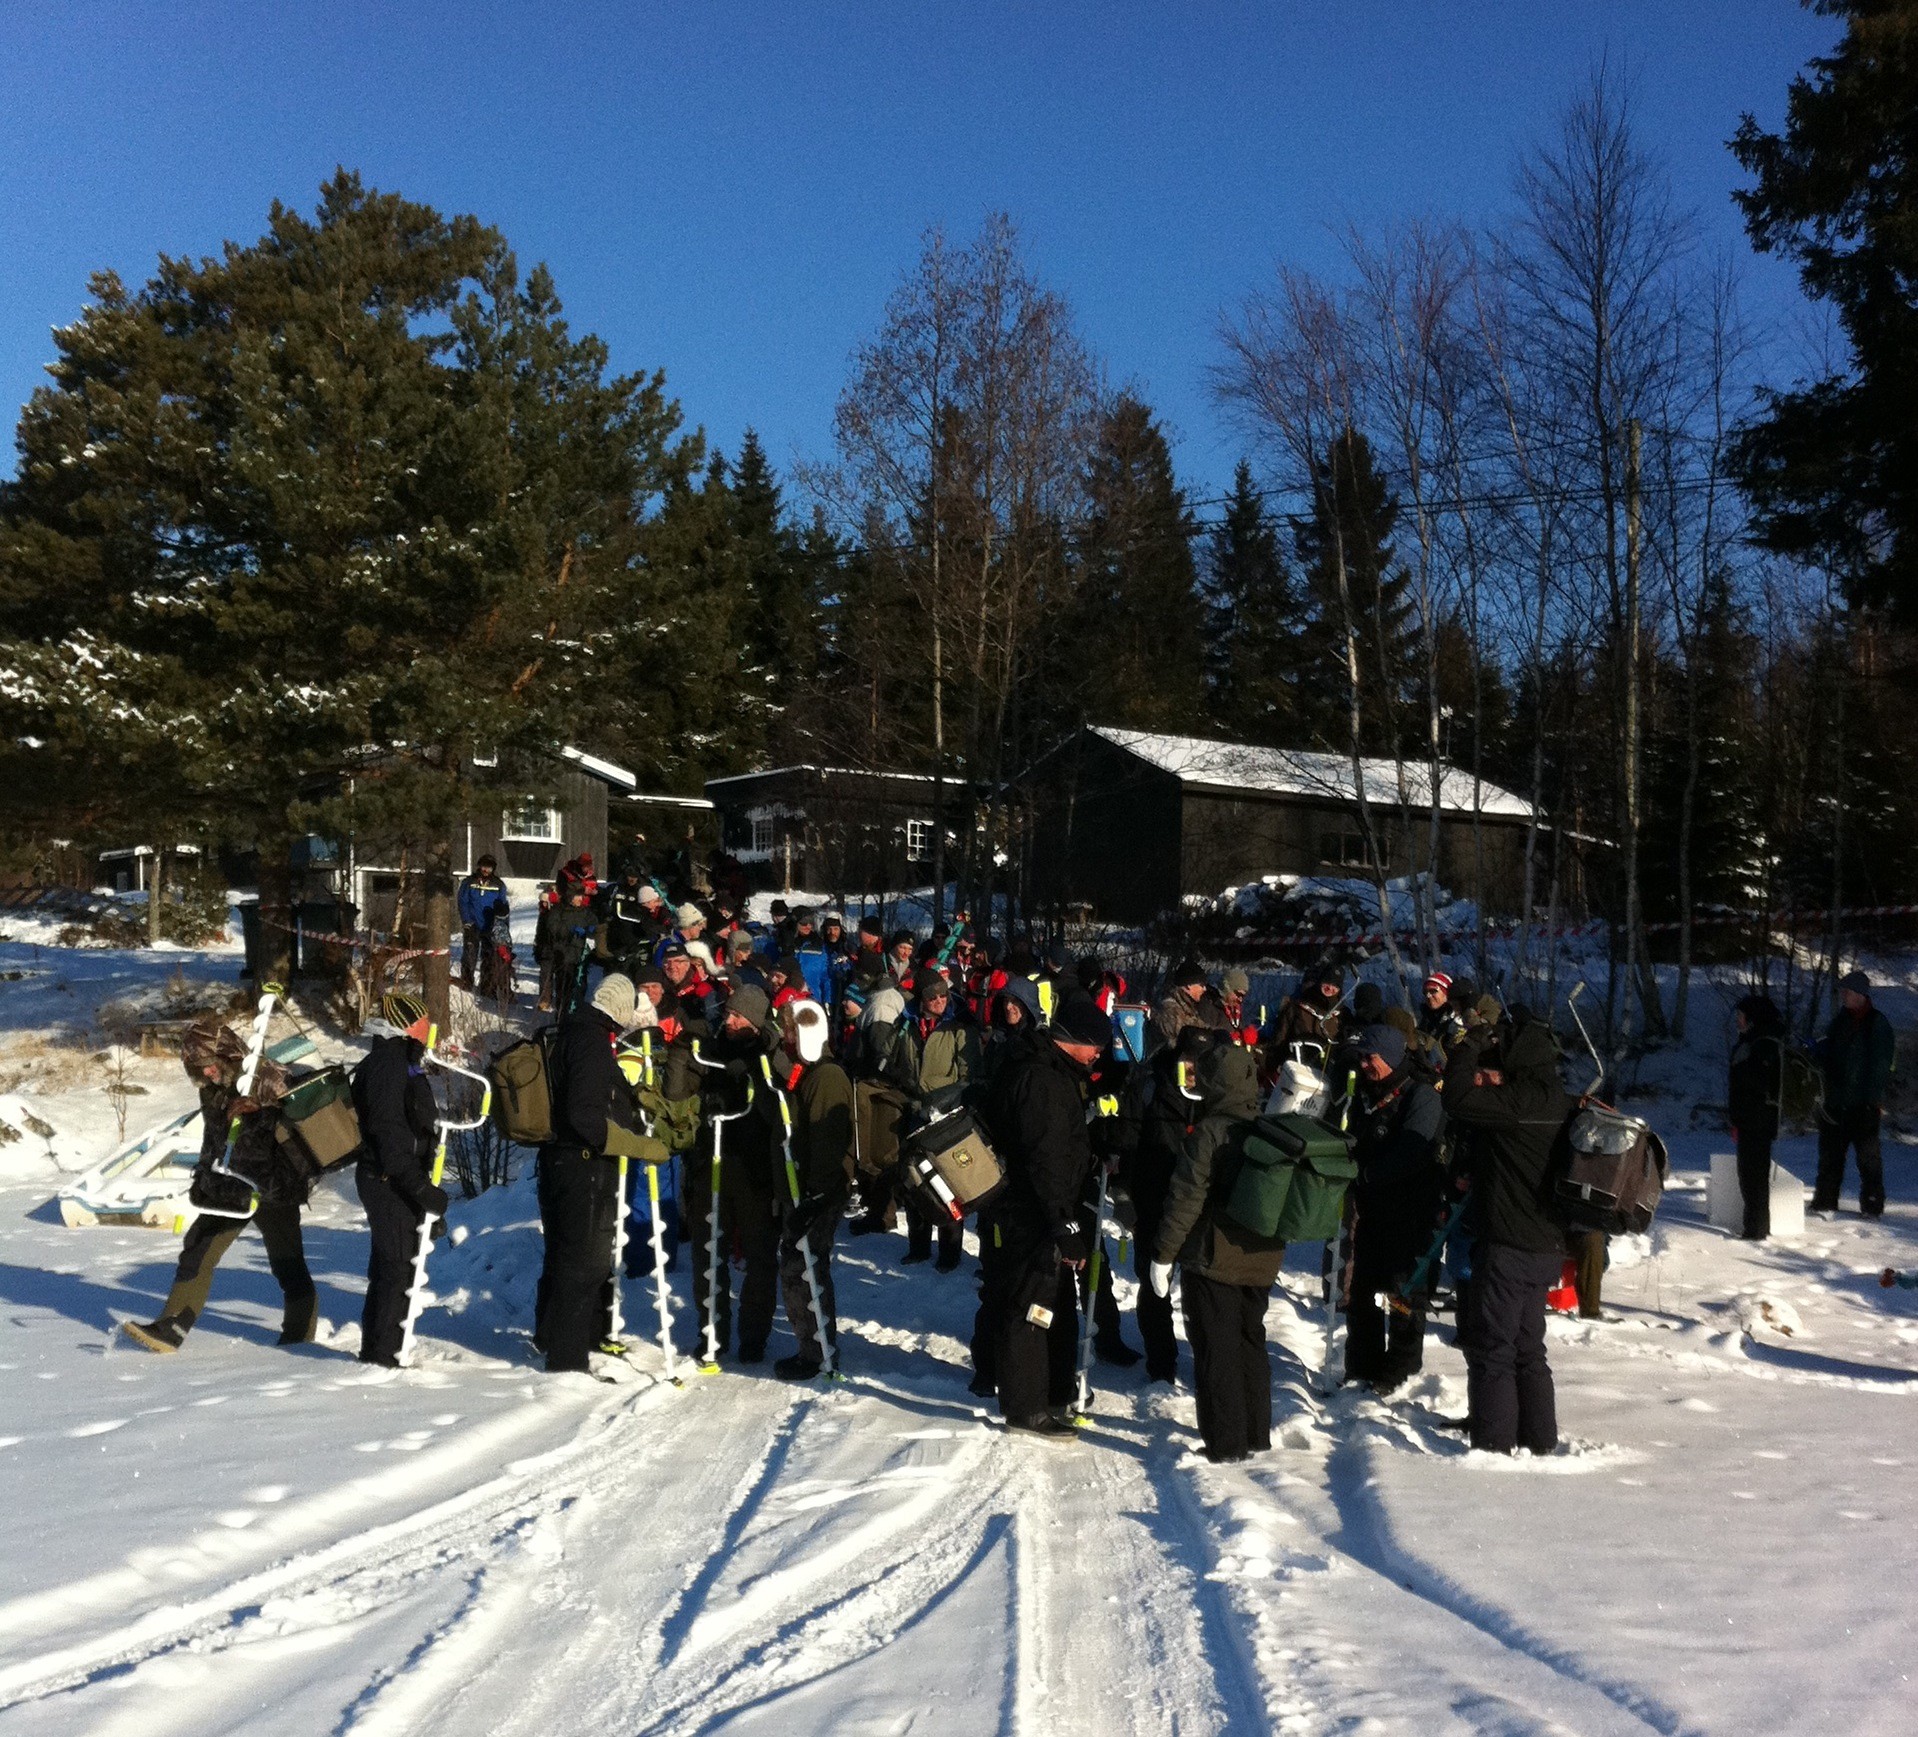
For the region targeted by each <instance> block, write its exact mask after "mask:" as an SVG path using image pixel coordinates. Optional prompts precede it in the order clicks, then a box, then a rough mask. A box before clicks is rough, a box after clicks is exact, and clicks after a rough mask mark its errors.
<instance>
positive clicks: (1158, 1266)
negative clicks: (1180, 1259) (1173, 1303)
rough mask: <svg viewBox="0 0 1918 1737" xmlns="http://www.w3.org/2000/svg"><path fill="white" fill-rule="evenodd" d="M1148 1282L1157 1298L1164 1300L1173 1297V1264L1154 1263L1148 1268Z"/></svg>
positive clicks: (1164, 1262)
mask: <svg viewBox="0 0 1918 1737" xmlns="http://www.w3.org/2000/svg"><path fill="white" fill-rule="evenodd" d="M1146 1281H1147V1283H1149V1284H1150V1285H1151V1286H1152V1294H1153V1295H1154V1296H1155V1297H1161V1298H1163V1297H1169V1296H1171V1295H1172V1263H1171V1262H1170V1261H1154V1262H1153V1263H1152V1265H1151V1266H1149V1267H1147V1268H1146Z"/></svg>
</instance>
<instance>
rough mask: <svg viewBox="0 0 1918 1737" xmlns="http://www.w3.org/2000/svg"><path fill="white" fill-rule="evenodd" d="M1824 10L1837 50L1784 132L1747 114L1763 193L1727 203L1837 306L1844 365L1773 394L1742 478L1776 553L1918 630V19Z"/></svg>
mask: <svg viewBox="0 0 1918 1737" xmlns="http://www.w3.org/2000/svg"><path fill="white" fill-rule="evenodd" d="M1816 9H1817V10H1818V11H1820V12H1827V13H1833V14H1836V15H1837V16H1839V17H1841V18H1843V19H1844V20H1845V34H1844V37H1843V38H1842V40H1841V41H1840V42H1839V44H1838V46H1837V48H1836V49H1835V50H1834V51H1833V52H1832V53H1831V54H1829V55H1823V56H1820V57H1819V58H1817V59H1815V60H1814V61H1812V63H1811V65H1810V68H1809V69H1808V74H1807V75H1804V76H1800V77H1798V78H1795V79H1793V80H1792V86H1791V97H1790V102H1789V106H1788V109H1787V118H1786V124H1785V127H1784V130H1783V131H1782V132H1781V133H1767V132H1763V131H1761V130H1760V129H1759V127H1758V124H1757V122H1755V121H1754V120H1753V119H1752V117H1751V116H1750V115H1747V116H1745V118H1744V122H1743V124H1742V125H1741V126H1740V127H1739V129H1738V135H1737V137H1736V138H1735V139H1734V140H1733V142H1732V151H1733V153H1734V154H1735V155H1736V156H1737V158H1738V161H1739V162H1740V164H1741V165H1743V167H1744V168H1745V169H1746V170H1748V171H1749V172H1750V173H1751V174H1752V175H1753V177H1754V185H1753V186H1752V187H1750V188H1748V189H1746V190H1745V191H1743V192H1740V193H1738V194H1736V195H1734V197H1735V198H1736V199H1737V201H1738V203H1739V206H1740V207H1741V208H1742V210H1743V212H1744V216H1745V226H1746V228H1747V230H1748V231H1749V232H1750V235H1751V239H1752V243H1753V245H1754V246H1755V247H1757V248H1758V249H1759V251H1761V252H1765V253H1770V252H1777V253H1780V254H1782V255H1783V256H1784V257H1785V258H1787V259H1790V260H1793V261H1795V262H1796V264H1797V266H1798V270H1799V277H1800V280H1801V282H1802V283H1803V285H1804V289H1805V293H1806V294H1807V295H1809V296H1812V297H1814V298H1817V299H1819V300H1822V301H1826V302H1829V303H1830V304H1831V306H1832V307H1833V309H1834V310H1835V311H1836V313H1837V316H1838V319H1839V322H1840V324H1841V325H1842V326H1843V328H1844V332H1845V337H1846V339H1847V341H1848V342H1849V345H1850V349H1851V355H1850V358H1849V365H1848V366H1847V367H1845V368H1844V369H1843V370H1842V371H1839V372H1837V373H1834V374H1832V375H1830V376H1828V377H1826V378H1824V379H1820V380H1813V381H1810V382H1807V383H1805V384H1803V385H1801V386H1799V387H1797V388H1795V389H1794V390H1791V391H1783V392H1779V391H1770V392H1767V393H1766V394H1765V395H1764V402H1765V413H1764V415H1763V416H1762V417H1761V418H1759V419H1758V420H1757V421H1756V422H1754V423H1753V424H1752V425H1751V426H1750V427H1749V428H1748V429H1747V430H1746V431H1745V436H1744V439H1743V442H1742V445H1741V448H1740V452H1739V460H1740V467H1741V470H1742V473H1743V479H1744V483H1745V486H1746V488H1747V489H1748V491H1749V492H1750V493H1751V495H1752V498H1753V500H1754V502H1755V504H1756V505H1757V507H1758V518H1759V525H1760V528H1761V531H1762V533H1763V535H1764V536H1765V538H1766V540H1767V541H1768V542H1769V543H1770V544H1771V546H1772V547H1773V548H1776V549H1779V550H1782V551H1784V552H1786V553H1789V554H1793V555H1797V556H1800V557H1802V558H1810V559H1815V560H1818V561H1822V562H1828V563H1832V564H1834V565H1835V566H1837V567H1838V568H1839V570H1840V571H1841V572H1842V573H1843V575H1844V577H1845V580H1846V582H1847V584H1848V586H1849V587H1850V589H1851V593H1852V598H1853V601H1855V602H1864V603H1880V602H1888V603H1890V604H1892V605H1893V606H1894V607H1895V608H1896V609H1897V611H1898V612H1899V613H1900V614H1901V615H1902V616H1903V617H1904V619H1905V620H1906V621H1908V622H1909V621H1918V6H1913V5H1912V4H1910V0H1816Z"/></svg>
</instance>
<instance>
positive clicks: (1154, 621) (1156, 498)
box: [1075, 394, 1205, 731]
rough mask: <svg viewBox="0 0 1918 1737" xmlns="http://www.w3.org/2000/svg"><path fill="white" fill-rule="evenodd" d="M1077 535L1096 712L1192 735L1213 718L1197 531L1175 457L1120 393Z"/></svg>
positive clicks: (1104, 426) (1107, 420)
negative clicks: (1208, 705)
mask: <svg viewBox="0 0 1918 1737" xmlns="http://www.w3.org/2000/svg"><path fill="white" fill-rule="evenodd" d="M1086 498H1087V503H1088V510H1087V516H1086V521H1085V526H1084V530H1083V532H1082V534H1081V537H1080V542H1079V559H1080V570H1079V579H1078V591H1079V595H1078V604H1077V609H1076V611H1075V614H1076V617H1077V620H1078V622H1079V624H1080V633H1079V635H1078V645H1079V650H1080V653H1081V655H1085V656H1090V657H1091V659H1092V661H1091V662H1090V663H1089V664H1085V665H1082V677H1083V681H1082V685H1085V684H1089V687H1088V689H1087V699H1086V702H1085V703H1086V708H1087V715H1088V716H1095V721H1098V722H1105V723H1113V724H1123V725H1127V726H1130V727H1132V728H1136V729H1147V730H1174V731H1176V730H1187V729H1191V728H1193V727H1195V726H1196V725H1197V724H1198V723H1199V722H1200V720H1201V718H1202V717H1203V701H1204V681H1205V641H1204V631H1203V629H1204V615H1203V608H1202V605H1201V602H1200V599H1199V592H1198V570H1197V564H1196V562H1195V561H1194V559H1193V550H1192V543H1193V538H1194V536H1195V535H1196V533H1197V526H1196V524H1195V523H1194V521H1193V518H1192V515H1191V513H1190V512H1189V511H1188V509H1187V507H1186V504H1185V491H1184V490H1183V489H1181V488H1180V487H1179V485H1178V483H1177V481H1176V480H1175V478H1174V476H1173V473H1172V453H1171V450H1170V448H1169V447H1168V446H1167V445H1166V439H1165V435H1164V433H1163V431H1162V430H1161V429H1160V427H1159V425H1158V422H1157V420H1156V419H1155V418H1154V417H1153V414H1152V412H1151V410H1150V409H1149V408H1147V406H1146V405H1144V404H1143V403H1141V402H1140V401H1139V400H1138V399H1136V398H1134V397H1132V396H1131V395H1130V394H1121V396H1120V397H1119V399H1118V400H1117V402H1116V403H1114V404H1113V406H1112V407H1111V409H1110V410H1108V411H1107V412H1106V414H1105V416H1104V417H1103V419H1102V421H1101V424H1100V428H1099V434H1098V438H1097V440H1096V442H1095V443H1094V447H1093V452H1092V456H1091V460H1090V462H1089V464H1088V467H1087V475H1086Z"/></svg>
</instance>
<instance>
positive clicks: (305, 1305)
mask: <svg viewBox="0 0 1918 1737" xmlns="http://www.w3.org/2000/svg"><path fill="white" fill-rule="evenodd" d="M180 1060H181V1062H182V1064H183V1065H184V1066H185V1068H186V1072H187V1078H188V1079H190V1080H192V1081H193V1083H194V1084H195V1085H196V1086H198V1087H199V1089H200V1128H201V1132H200V1161H199V1163H198V1164H196V1165H195V1166H194V1167H193V1187H192V1192H191V1194H190V1195H189V1199H191V1200H192V1202H193V1203H194V1204H195V1205H197V1206H201V1207H206V1208H214V1209H217V1210H210V1211H203V1212H201V1213H200V1214H199V1215H198V1216H197V1217H196V1218H195V1219H194V1220H193V1222H192V1223H191V1224H190V1225H188V1226H187V1232H186V1239H185V1240H184V1241H183V1242H182V1243H181V1244H180V1259H179V1264H178V1265H177V1266H176V1267H175V1268H174V1273H173V1286H172V1288H171V1289H170V1290H169V1291H168V1292H167V1299H166V1303H165V1305H164V1306H163V1307H162V1308H161V1310H160V1313H159V1315H158V1317H157V1318H156V1319H154V1320H151V1321H127V1322H124V1323H122V1325H121V1331H122V1332H123V1333H125V1334H126V1336H127V1337H128V1338H129V1339H131V1340H132V1341H133V1342H134V1343H135V1344H136V1345H139V1346H142V1347H144V1348H145V1349H146V1350H148V1351H158V1352H162V1353H165V1352H171V1351H177V1350H179V1349H180V1347H181V1346H182V1345H184V1344H185V1343H186V1336H187V1334H188V1333H190V1332H192V1330H193V1323H194V1322H195V1321H197V1320H198V1319H199V1318H200V1316H201V1314H202V1313H203V1312H204V1310H205V1308H206V1300H207V1296H208V1294H209V1293H210V1292H211V1290H212V1288H213V1269H214V1268H215V1267H217V1266H218V1265H219V1264H220V1260H221V1258H222V1257H223V1256H224V1255H225V1254H226V1251H227V1250H228V1249H230V1248H231V1247H232V1246H233V1245H234V1243H235V1242H237V1241H238V1240H239V1236H240V1232H241V1231H243V1230H245V1229H246V1227H247V1225H248V1224H252V1225H254V1226H256V1227H257V1228H258V1230H259V1232H260V1240H261V1241H262V1242H263V1243H265V1244H266V1260H267V1265H268V1266H269V1267H270V1268H271V1269H272V1271H273V1276H274V1278H275V1279H277V1280H278V1281H279V1285H280V1293H281V1295H282V1296H283V1297H284V1298H285V1301H286V1307H285V1313H284V1315H283V1316H282V1318H281V1325H280V1343H281V1344H282V1345H299V1344H303V1343H304V1342H306V1341H307V1340H309V1339H311V1338H312V1337H313V1335H314V1333H315V1332H316V1331H317V1330H318V1326H319V1299H318V1294H317V1293H316V1292H315V1290H314V1288H313V1275H312V1274H311V1272H309V1271H308V1270H307V1265H306V1248H305V1244H304V1242H303V1240H302V1238H301V1236H300V1208H301V1206H302V1205H304V1204H305V1200H306V1185H305V1181H304V1178H303V1177H301V1176H299V1175H297V1174H295V1173H294V1172H293V1170H292V1167H291V1166H290V1165H288V1164H286V1162H285V1161H284V1159H283V1158H281V1156H280V1154H279V1152H278V1151H277V1148H276V1145H275V1142H274V1140H273V1136H272V1131H271V1129H270V1127H269V1122H270V1120H271V1118H270V1117H268V1116H266V1115H263V1114H261V1113H260V1112H261V1110H262V1108H263V1106H265V1105H266V1104H269V1103H271V1102H272V1101H273V1100H274V1099H275V1098H277V1097H279V1095H280V1094H281V1092H282V1091H283V1089H284V1085H285V1081H284V1076H283V1075H282V1074H281V1072H280V1070H279V1069H278V1068H277V1067H275V1066H274V1065H273V1063H271V1062H264V1061H263V1062H262V1063H261V1064H260V1066H259V1068H258V1069H257V1070H256V1071H255V1073H254V1078H253V1089H252V1093H251V1095H250V1096H248V1097H245V1098H242V1097H241V1096H240V1094H239V1090H238V1086H239V1079H240V1072H241V1069H242V1068H243V1067H244V1066H245V1063H246V1045H245V1044H243V1043H242V1042H241V1041H240V1040H239V1038H238V1037H237V1036H235V1034H234V1033H233V1032H232V1031H230V1030H229V1029H228V1028H227V1026H226V1025H225V1023H224V1022H223V1021H222V1020H221V1019H220V1018H219V1016H218V1015H217V1014H207V1015H205V1016H204V1017H203V1018H201V1019H198V1020H196V1021H195V1022H194V1024H193V1026H192V1027H191V1029H189V1031H188V1032H187V1034H186V1040H185V1042H184V1043H183V1044H182V1045H181V1048H180ZM236 1122H237V1129H236V1127H235V1124H236ZM229 1134H232V1135H233V1136H234V1139H233V1154H232V1158H233V1167H234V1168H236V1169H238V1170H241V1171H242V1172H244V1173H245V1174H246V1175H247V1176H248V1177H258V1178H260V1179H261V1181H262V1183H265V1182H266V1180H267V1178H272V1179H274V1180H276V1181H278V1182H279V1183H280V1184H281V1186H280V1187H279V1188H273V1187H271V1186H270V1185H269V1186H267V1187H266V1188H265V1191H264V1192H262V1191H259V1190H256V1189H255V1188H253V1187H250V1186H249V1185H248V1183H247V1182H246V1181H242V1180H237V1179H236V1178H234V1177H231V1176H226V1175H222V1174H221V1173H220V1172H219V1171H217V1170H215V1169H214V1165H216V1164H217V1163H219V1162H220V1161H221V1160H222V1159H224V1158H226V1156H227V1142H228V1136H229ZM249 1205H252V1207H253V1212H252V1215H251V1216H250V1217H248V1216H245V1213H246V1208H247V1207H248V1206H249ZM230 1213H238V1214H241V1215H242V1216H239V1217H232V1216H229V1214H230Z"/></svg>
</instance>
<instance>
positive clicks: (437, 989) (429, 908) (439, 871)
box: [420, 834, 453, 1034]
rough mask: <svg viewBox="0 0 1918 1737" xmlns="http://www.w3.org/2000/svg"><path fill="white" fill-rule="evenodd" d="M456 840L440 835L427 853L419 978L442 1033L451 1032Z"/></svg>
mask: <svg viewBox="0 0 1918 1737" xmlns="http://www.w3.org/2000/svg"><path fill="white" fill-rule="evenodd" d="M452 933H453V841H452V839H451V838H449V837H447V836H445V835H444V834H441V835H440V836H438V837H436V838H435V839H434V840H433V842H432V844H431V845H430V846H429V847H428V848H427V852H426V941H425V943H424V944H425V946H426V947H427V949H428V951H427V954H426V957H425V958H424V959H422V960H421V961H420V978H421V981H422V983H423V984H424V985H425V988H426V1013H427V1017H428V1018H429V1019H430V1020H431V1021H432V1022H433V1023H434V1024H435V1025H436V1026H438V1027H439V1029H440V1031H441V1032H442V1034H444V1033H446V1032H448V1031H450V1030H451V1029H452V995H453V991H452V973H451V965H452V954H451V950H450V945H449V943H450V940H451V937H452Z"/></svg>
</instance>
